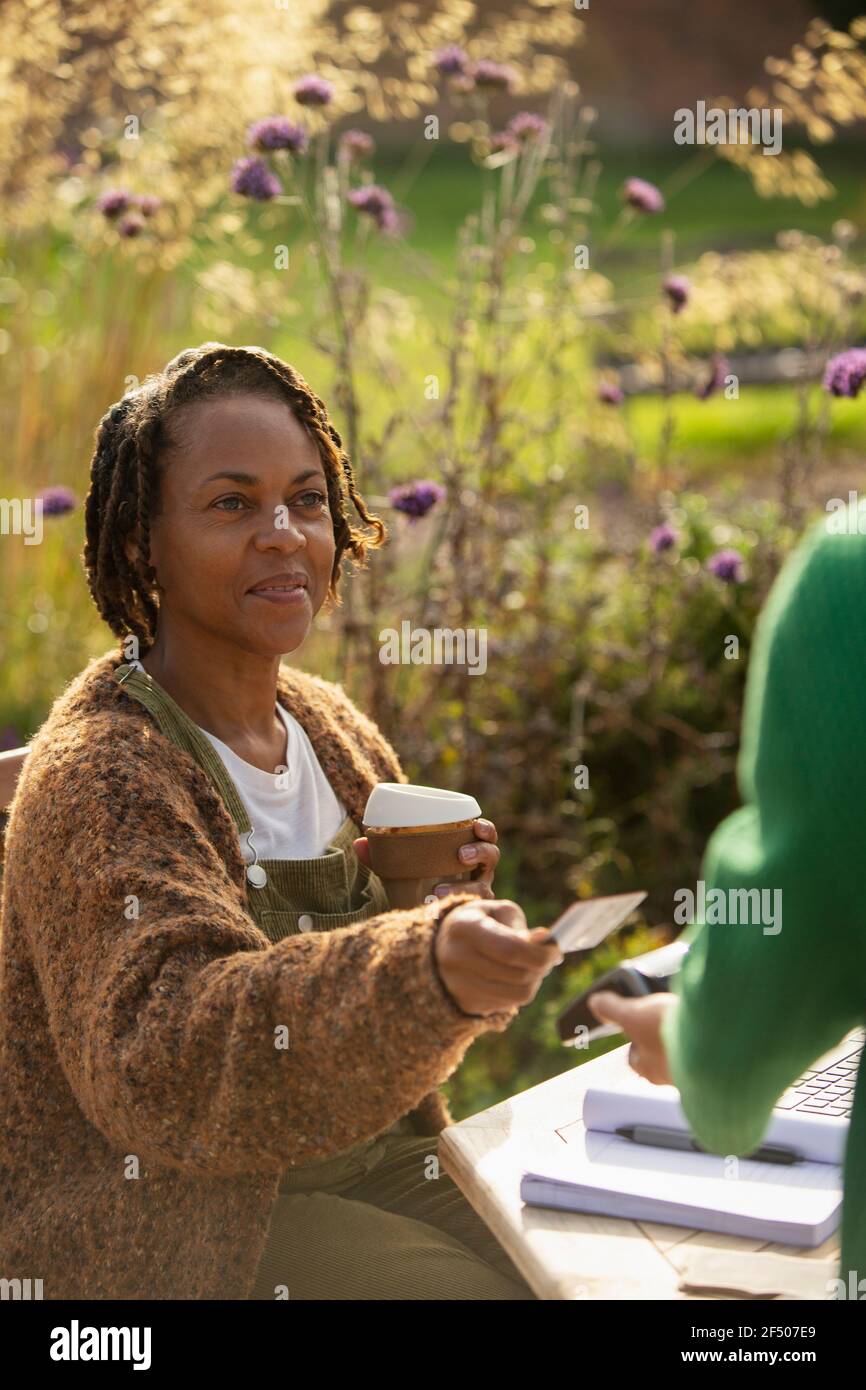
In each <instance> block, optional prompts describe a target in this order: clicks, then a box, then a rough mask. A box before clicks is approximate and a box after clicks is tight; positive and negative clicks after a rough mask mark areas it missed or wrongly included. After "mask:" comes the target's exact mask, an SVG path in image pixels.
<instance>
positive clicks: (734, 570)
mask: <svg viewBox="0 0 866 1390" xmlns="http://www.w3.org/2000/svg"><path fill="white" fill-rule="evenodd" d="M707 569H708V570H709V571H710V574H714V575H715V576H716V578H717V579H721V581H722V583H724V584H741V583H742V580H743V557H742V555H741V554H740V552H739V551H738V550H717V551H716V553H715V555H711V556H710V558H709V560H708V561H707Z"/></svg>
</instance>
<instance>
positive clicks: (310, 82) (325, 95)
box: [292, 73, 334, 106]
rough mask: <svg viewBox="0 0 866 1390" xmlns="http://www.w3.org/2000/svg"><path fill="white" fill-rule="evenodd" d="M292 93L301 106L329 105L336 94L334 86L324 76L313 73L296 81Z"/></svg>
mask: <svg viewBox="0 0 866 1390" xmlns="http://www.w3.org/2000/svg"><path fill="white" fill-rule="evenodd" d="M292 94H293V96H294V98H295V101H296V102H298V104H299V105H300V106H327V105H329V103H330V101H331V99H332V97H333V95H334V88H333V86H332V85H331V83H330V82H326V81H325V79H324V77H317V76H316V74H315V73H311V74H310V76H309V77H302V78H300V80H299V81H297V82H296V83H295V85H294V87H293V88H292Z"/></svg>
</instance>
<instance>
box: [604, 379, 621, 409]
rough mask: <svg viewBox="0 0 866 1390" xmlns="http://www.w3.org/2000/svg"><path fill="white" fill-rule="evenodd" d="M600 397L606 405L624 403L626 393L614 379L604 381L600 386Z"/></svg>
mask: <svg viewBox="0 0 866 1390" xmlns="http://www.w3.org/2000/svg"><path fill="white" fill-rule="evenodd" d="M598 399H599V400H600V401H601V402H602V403H603V404H604V405H622V403H623V401H624V400H625V394H624V392H623V389H622V387H621V386H617V384H616V382H614V381H603V382H602V383H601V385H600V386H599V388H598Z"/></svg>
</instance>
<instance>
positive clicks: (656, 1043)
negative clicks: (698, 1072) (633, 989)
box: [589, 989, 677, 1086]
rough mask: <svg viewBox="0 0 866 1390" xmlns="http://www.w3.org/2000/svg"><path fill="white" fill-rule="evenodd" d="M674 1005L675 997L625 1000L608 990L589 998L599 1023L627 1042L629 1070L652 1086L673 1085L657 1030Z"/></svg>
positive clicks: (662, 996) (657, 995)
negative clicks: (618, 1030)
mask: <svg viewBox="0 0 866 1390" xmlns="http://www.w3.org/2000/svg"><path fill="white" fill-rule="evenodd" d="M676 1003H677V996H676V995H675V994H648V995H646V996H645V997H644V998H643V999H626V998H624V997H623V996H622V995H621V994H617V993H615V991H614V990H612V989H600V990H599V991H598V993H597V994H591V995H590V996H589V1007H590V1009H591V1010H592V1012H593V1013H594V1014H595V1016H596V1018H597V1019H598V1021H599V1023H615V1024H616V1025H617V1027H618V1028H621V1029H622V1031H623V1032H624V1033H625V1035H626V1037H628V1038H631V1047H630V1048H629V1050H628V1064H629V1066H630V1067H631V1068H632V1070H633V1071H636V1072H637V1073H638V1075H639V1076H645V1077H646V1079H647V1081H652V1082H653V1084H654V1085H655V1086H672V1085H673V1079H672V1077H671V1073H670V1068H669V1067H668V1059H667V1053H666V1052H665V1045H664V1042H663V1041H662V1035H661V1028H662V1023H663V1021H664V1018H665V1016H666V1014H667V1012H668V1009H671V1008H673V1007H674V1006H675V1005H676Z"/></svg>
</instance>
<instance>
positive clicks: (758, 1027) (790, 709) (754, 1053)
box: [663, 521, 866, 1276]
mask: <svg viewBox="0 0 866 1390" xmlns="http://www.w3.org/2000/svg"><path fill="white" fill-rule="evenodd" d="M852 529H853V530H854V532H855V533H854V534H851V535H830V534H828V533H827V530H826V528H825V525H824V523H823V522H822V523H821V524H820V525H819V526H817V527H816V528H815V530H814V531H813V532H811V533H810V534H809V535H808V536H807V538H806V539H805V540H804V541H803V543H802V544H801V545H800V546H799V547H798V549H797V551H796V552H795V554H794V555H793V556H792V557H791V558H790V560H789V561H788V563H787V565H786V566H785V567H784V569H783V571H782V573H781V575H780V576H779V578H778V580H777V582H776V584H775V586H774V589H773V591H772V593H771V595H770V598H769V600H768V602H767V606H766V608H765V610H764V612H763V614H762V616H761V619H760V621H759V624H758V629H757V633H756V640H755V646H754V649H753V654H752V659H751V664H750V668H749V676H748V682H747V687H746V699H745V712H744V718H743V736H742V746H741V751H740V759H739V765H738V778H739V785H740V791H741V796H742V801H743V803H744V804H743V805H742V807H741V808H740V809H739V810H737V811H735V812H734V813H733V815H731V816H729V817H728V819H727V820H725V821H724V822H723V823H722V824H721V825H720V826H719V827H718V828H717V830H716V831H715V833H714V834H713V836H712V838H711V840H710V842H709V845H708V847H707V851H706V855H705V859H704V864H703V868H702V871H701V877H702V878H703V880H704V883H705V885H706V892H707V893H708V894H709V893H710V892H711V890H712V889H719V888H721V889H722V890H732V889H746V890H748V889H754V888H758V889H769V890H780V891H781V894H782V897H781V924H782V925H781V930H778V931H776V930H775V929H774V928H771V929H769V930H765V929H764V927H763V926H762V925H751V924H745V923H741V924H740V925H735V924H731V922H730V920H729V923H728V924H727V925H722V924H721V923H719V924H716V923H715V922H713V921H712V916H713V914H711V913H710V912H709V911H707V913H706V916H707V918H709V919H710V921H709V922H707V923H703V924H702V923H696V924H695V925H694V926H691V927H689V928H688V931H687V938H686V939H690V940H691V942H692V945H691V949H690V951H689V955H688V957H687V958H686V963H685V965H684V967H683V970H682V972H681V974H680V977H679V979H678V983H677V993H678V995H679V996H680V1003H679V1006H678V1007H677V1008H675V1009H672V1010H671V1011H670V1013H669V1014H668V1015H667V1017H666V1019H665V1023H664V1027H663V1037H664V1041H665V1045H666V1049H667V1053H668V1058H669V1061H670V1067H671V1072H672V1076H673V1079H674V1082H675V1084H676V1085H677V1086H678V1087H679V1090H680V1092H681V1096H682V1104H683V1109H684V1112H685V1114H686V1117H687V1119H688V1121H689V1123H690V1125H691V1126H692V1128H693V1130H694V1133H695V1135H696V1137H697V1139H698V1141H699V1142H700V1143H702V1144H704V1146H705V1147H706V1148H708V1149H711V1150H712V1151H713V1152H715V1153H725V1154H743V1153H747V1152H748V1151H749V1150H750V1149H752V1148H754V1147H755V1146H756V1145H757V1144H758V1143H759V1142H760V1140H761V1138H762V1135H763V1133H764V1130H765V1128H766V1126H767V1123H768V1121H769V1119H770V1115H771V1111H772V1107H773V1105H774V1103H775V1101H776V1100H777V1099H778V1097H779V1096H780V1095H781V1093H782V1091H783V1090H784V1089H785V1088H786V1087H787V1086H788V1085H790V1083H791V1082H792V1081H794V1080H795V1079H796V1078H797V1077H798V1076H799V1075H800V1074H801V1073H802V1072H803V1071H805V1070H806V1069H807V1068H808V1067H809V1065H810V1063H812V1062H813V1061H814V1060H815V1059H816V1058H817V1057H819V1056H820V1055H821V1054H822V1053H823V1052H825V1051H828V1050H829V1049H830V1048H831V1047H833V1046H834V1045H835V1044H836V1043H837V1042H838V1041H839V1040H840V1039H841V1038H842V1036H843V1035H844V1034H845V1033H846V1032H847V1031H848V1030H849V1029H851V1028H855V1027H857V1026H859V1025H861V1024H862V1023H863V1020H864V1016H866V896H864V885H863V882H862V878H863V868H864V850H866V843H864V841H866V813H864V798H866V536H860V535H857V534H856V521H855V522H854V524H853V527H852ZM728 901H730V899H728ZM777 901H778V900H777ZM731 915H732V914H729V918H730V916H731ZM851 1269H856V1270H858V1271H859V1274H860V1275H861V1276H866V1087H864V1085H863V1084H862V1080H861V1082H860V1084H859V1085H858V1087H857V1091H856V1097H855V1104H854V1113H853V1116H852V1121H851V1130H850V1134H849V1139H848V1148H847V1155H846V1163H845V1198H844V1205H843V1215H842V1270H843V1271H846V1270H851Z"/></svg>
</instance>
